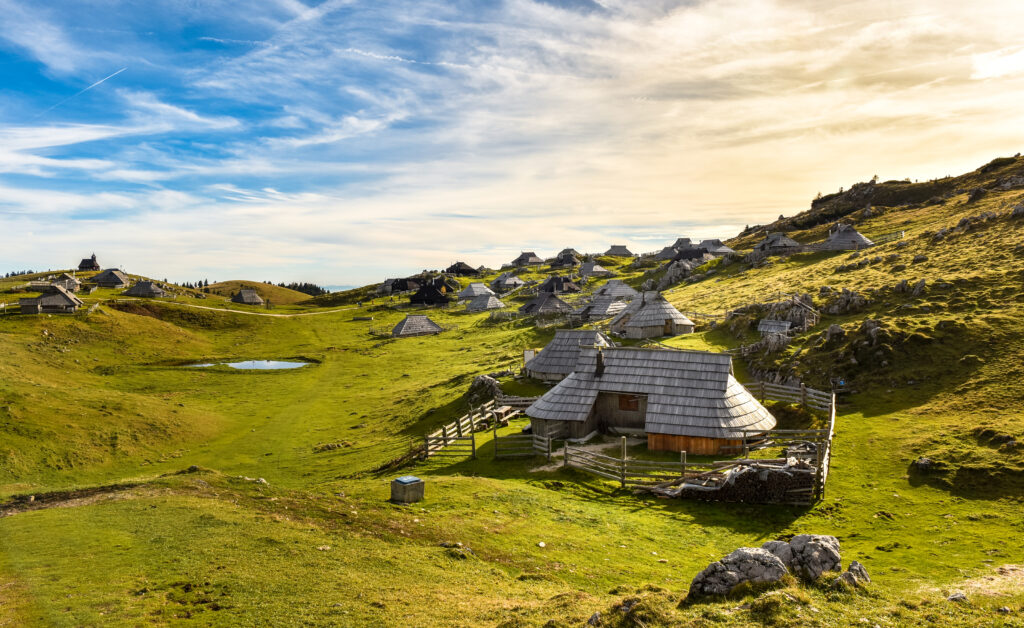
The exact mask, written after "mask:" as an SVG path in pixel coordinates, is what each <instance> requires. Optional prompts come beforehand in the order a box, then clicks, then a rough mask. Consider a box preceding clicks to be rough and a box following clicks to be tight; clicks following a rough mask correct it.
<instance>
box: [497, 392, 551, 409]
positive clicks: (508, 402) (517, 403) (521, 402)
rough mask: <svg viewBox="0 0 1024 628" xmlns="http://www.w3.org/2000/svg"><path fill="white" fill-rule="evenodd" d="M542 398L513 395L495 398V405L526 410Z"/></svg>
mask: <svg viewBox="0 0 1024 628" xmlns="http://www.w3.org/2000/svg"><path fill="white" fill-rule="evenodd" d="M538 399H540V397H515V396H512V395H498V396H497V397H495V398H494V403H495V404H497V405H499V406H509V407H511V408H519V409H526V408H529V407H530V406H531V405H532V404H533V402H534V401H537V400H538Z"/></svg>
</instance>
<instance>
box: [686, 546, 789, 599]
mask: <svg viewBox="0 0 1024 628" xmlns="http://www.w3.org/2000/svg"><path fill="white" fill-rule="evenodd" d="M787 573H788V571H787V569H786V565H785V563H783V562H782V560H780V559H779V557H778V556H776V555H774V554H772V553H771V552H769V551H768V550H765V549H760V548H755V547H741V548H739V549H738V550H736V551H734V552H732V553H731V554H729V555H728V556H726V557H725V558H723V559H722V560H719V561H716V562H713V563H711V564H710V565H708V566H707V568H706V569H704V571H702V572H700V573H699V574H697V577H695V578H694V579H693V582H692V583H691V584H690V593H689V597H691V598H696V597H705V596H709V595H728V594H729V593H731V592H732V591H733V590H735V589H736V587H738V586H739V585H741V584H744V583H747V582H749V583H754V584H768V583H773V582H778V581H780V580H782V579H783V578H784V577H785V576H786V574H787Z"/></svg>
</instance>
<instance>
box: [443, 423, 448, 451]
mask: <svg viewBox="0 0 1024 628" xmlns="http://www.w3.org/2000/svg"><path fill="white" fill-rule="evenodd" d="M441 438H443V439H444V446H445V447H447V446H448V426H447V425H442V426H441Z"/></svg>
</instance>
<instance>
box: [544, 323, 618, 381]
mask: <svg viewBox="0 0 1024 628" xmlns="http://www.w3.org/2000/svg"><path fill="white" fill-rule="evenodd" d="M595 346H596V347H610V346H611V342H609V340H608V338H606V337H605V336H604V334H602V333H601V332H599V331H597V330H594V329H557V330H555V337H554V338H553V339H552V340H551V342H549V343H548V344H547V346H546V347H544V348H543V349H541V351H540V353H538V354H537V355H536V357H534V358H533V359H532V360H530V361H529V362H527V363H526V374H527V375H528V376H530V377H533V378H535V379H543V380H547V381H556V382H557V381H561V380H563V379H565V377H566V376H567V375H568V374H569V373H572V371H573V369H575V368H576V364H577V363H578V362H579V359H580V350H581V349H582V348H583V347H595Z"/></svg>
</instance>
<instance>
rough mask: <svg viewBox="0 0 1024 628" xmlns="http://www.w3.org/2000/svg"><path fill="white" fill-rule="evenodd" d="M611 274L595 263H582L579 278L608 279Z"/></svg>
mask: <svg viewBox="0 0 1024 628" xmlns="http://www.w3.org/2000/svg"><path fill="white" fill-rule="evenodd" d="M611 274H612V272H611V271H610V270H608V269H607V268H605V267H604V266H601V265H600V264H598V263H597V262H593V261H591V262H583V265H582V266H580V277H609V276H611Z"/></svg>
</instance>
